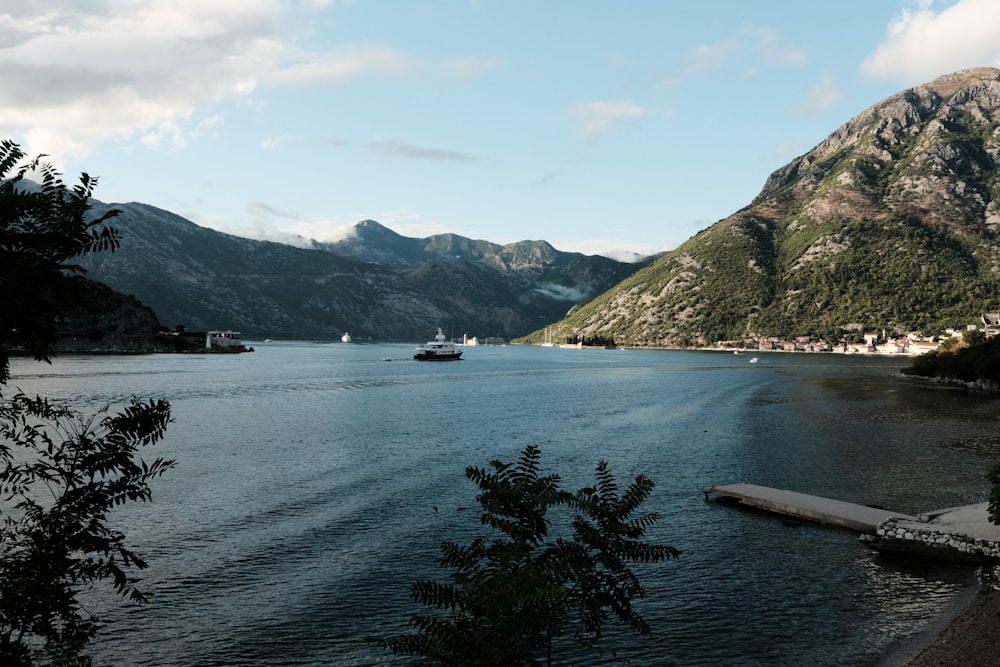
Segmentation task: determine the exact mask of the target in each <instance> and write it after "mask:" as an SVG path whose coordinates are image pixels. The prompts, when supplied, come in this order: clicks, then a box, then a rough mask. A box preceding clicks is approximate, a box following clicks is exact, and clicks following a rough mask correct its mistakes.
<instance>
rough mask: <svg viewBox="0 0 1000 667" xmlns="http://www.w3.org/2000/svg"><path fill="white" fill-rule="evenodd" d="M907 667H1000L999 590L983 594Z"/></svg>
mask: <svg viewBox="0 0 1000 667" xmlns="http://www.w3.org/2000/svg"><path fill="white" fill-rule="evenodd" d="M895 664H898V665H903V666H905V667H952V666H954V667H958V666H962V667H978V666H980V665H984V666H985V665H990V666H991V667H996V666H998V665H1000V591H996V590H993V591H988V590H986V589H984V590H983V591H981V592H979V593H977V594H975V596H974V597H972V600H971V602H970V603H969V606H968V607H966V608H965V609H964V610H962V611H960V612H959V613H958V615H957V616H955V617H954V618H952V619H951V621H950V622H948V624H947V625H945V626H944V627H943V628H942V629H941V630H940V632H938V633H937V635H936V636H935V637H934V638H933V639H931V640H930V643H929V644H927V645H926V646H924V647H923V648H922V649H921V650H920V651H919V652H918V653H916V654H915V655H913V657H910V658H909V659H907V660H904V661H903V662H898V663H895Z"/></svg>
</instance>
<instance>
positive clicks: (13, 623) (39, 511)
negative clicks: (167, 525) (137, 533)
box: [0, 394, 173, 665]
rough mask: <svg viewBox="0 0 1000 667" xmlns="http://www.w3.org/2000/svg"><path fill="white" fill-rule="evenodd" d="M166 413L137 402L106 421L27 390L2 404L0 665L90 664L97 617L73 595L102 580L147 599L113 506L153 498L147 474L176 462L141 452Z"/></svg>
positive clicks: (139, 564)
mask: <svg viewBox="0 0 1000 667" xmlns="http://www.w3.org/2000/svg"><path fill="white" fill-rule="evenodd" d="M169 420H170V406H169V405H168V404H167V403H166V402H164V401H150V402H149V403H140V402H138V401H135V400H133V401H132V403H131V404H130V405H129V406H128V407H126V408H125V409H124V410H123V411H121V412H120V413H118V414H114V415H107V414H105V415H104V416H103V417H101V418H100V419H97V418H83V417H81V416H80V415H77V414H74V413H72V412H70V411H68V410H65V409H63V408H57V407H53V406H52V405H50V404H49V403H48V401H46V400H45V399H42V398H29V397H27V396H25V395H23V394H18V395H16V396H15V397H14V398H13V399H12V400H10V401H9V402H6V403H5V404H3V405H2V406H0V510H2V515H0V516H2V524H0V663H2V664H4V665H30V664H34V660H36V659H37V660H40V661H43V662H44V663H51V664H78V663H81V662H83V663H85V662H86V659H85V658H81V655H80V654H81V651H82V649H83V648H84V646H85V645H86V644H87V642H88V641H89V640H90V639H92V638H93V637H94V635H95V634H96V633H97V620H96V619H94V618H91V617H90V616H89V615H88V614H87V613H86V612H85V611H84V610H83V609H82V608H81V607H80V605H79V604H78V602H77V595H78V593H79V592H80V591H81V590H82V589H84V588H86V587H89V586H91V585H92V584H94V583H96V582H99V581H102V580H105V579H107V580H110V581H111V583H112V585H113V586H114V589H115V591H117V592H118V593H119V594H121V595H123V596H125V597H128V598H129V599H131V600H133V601H136V602H140V601H142V600H143V599H144V597H143V595H142V593H140V591H139V590H138V589H137V588H136V587H135V584H136V581H137V580H136V579H134V578H132V577H130V576H128V574H127V572H126V571H127V570H128V569H129V568H137V569H141V568H145V567H146V563H145V562H144V561H143V560H142V558H140V557H139V556H138V555H137V554H136V553H135V552H134V551H132V550H131V549H130V548H128V547H127V546H126V544H125V535H124V534H122V533H121V532H119V531H117V530H115V529H114V528H112V527H111V525H110V523H109V513H110V512H111V510H112V509H113V508H115V507H117V506H119V505H122V504H124V503H127V502H135V501H148V500H149V499H150V489H149V481H150V480H151V479H153V478H154V477H158V476H160V475H162V474H163V473H164V472H165V471H166V470H168V469H169V468H170V467H172V466H173V462H172V461H168V460H164V459H162V458H157V459H156V460H154V461H152V462H151V463H147V462H145V461H142V460H141V459H140V458H139V456H138V450H139V448H140V447H143V446H145V445H151V444H153V443H155V442H156V441H157V440H159V439H160V438H161V437H162V436H163V432H164V429H165V428H166V425H167V423H168V422H169Z"/></svg>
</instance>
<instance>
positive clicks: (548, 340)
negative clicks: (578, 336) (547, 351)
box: [542, 327, 554, 347]
mask: <svg viewBox="0 0 1000 667" xmlns="http://www.w3.org/2000/svg"><path fill="white" fill-rule="evenodd" d="M542 347H554V346H553V345H552V338H551V337H550V336H549V327H545V342H544V343H542Z"/></svg>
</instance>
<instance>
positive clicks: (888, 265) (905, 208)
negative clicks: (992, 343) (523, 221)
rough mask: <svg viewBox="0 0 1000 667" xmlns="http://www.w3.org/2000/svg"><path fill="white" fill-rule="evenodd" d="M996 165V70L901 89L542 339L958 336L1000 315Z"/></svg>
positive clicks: (681, 341) (663, 342) (704, 341)
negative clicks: (948, 332)
mask: <svg viewBox="0 0 1000 667" xmlns="http://www.w3.org/2000/svg"><path fill="white" fill-rule="evenodd" d="M998 166H1000V71H998V70H996V69H992V68H979V69H972V70H965V71H962V72H956V73H954V74H949V75H946V76H942V77H940V78H938V79H935V80H934V81H932V82H930V83H928V84H926V85H923V86H917V87H914V88H910V89H907V90H904V91H902V92H900V93H898V94H896V95H893V96H891V97H889V98H888V99H886V100H884V101H882V102H880V103H878V104H876V105H874V106H872V107H871V108H869V109H868V110H866V111H864V112H863V113H861V114H859V115H858V116H857V117H855V118H853V119H851V120H850V121H848V122H847V123H845V124H844V125H842V126H841V127H840V128H838V129H837V130H836V131H834V132H833V133H832V134H831V135H830V136H829V137H828V138H827V139H825V140H824V141H823V142H821V143H820V144H819V145H817V146H816V147H815V148H813V149H812V150H810V151H809V152H807V153H806V154H804V155H802V156H800V157H798V158H796V159H795V160H793V161H791V162H790V163H788V164H787V165H785V166H784V167H781V168H779V169H777V170H776V171H775V172H774V173H773V174H771V176H770V177H769V178H768V179H767V181H766V183H765V184H764V187H763V189H762V190H761V192H760V194H759V195H758V196H757V197H756V198H755V199H754V200H753V202H751V203H750V204H749V205H748V206H747V207H746V208H744V209H742V210H740V211H737V212H736V213H734V214H733V215H731V216H730V217H728V218H725V219H724V220H721V221H719V222H718V223H716V224H714V225H712V226H711V227H709V228H708V229H705V230H703V231H702V232H699V233H698V234H697V235H695V236H694V237H692V238H691V239H689V240H688V241H686V242H685V243H684V244H682V245H681V246H679V247H678V248H676V249H674V250H673V251H671V252H669V253H667V254H665V255H664V256H662V257H661V258H659V259H658V260H656V261H655V262H652V263H651V264H650V265H649V266H648V267H646V268H644V269H643V270H641V271H639V272H637V273H635V274H634V275H632V276H630V277H628V278H627V279H625V280H624V281H623V282H622V283H621V284H620V285H618V286H616V287H615V288H614V289H612V290H609V291H608V292H607V293H605V294H602V295H601V296H599V297H597V298H595V299H593V300H591V301H589V302H588V303H587V304H585V305H583V306H582V307H581V308H580V309H579V310H578V311H576V312H574V313H573V314H572V315H571V316H569V317H568V318H566V319H565V320H563V321H561V322H560V323H558V324H557V325H555V326H553V327H552V329H551V331H552V335H553V336H557V335H558V337H559V338H560V339H562V338H565V337H571V336H604V337H611V338H614V339H615V340H617V341H619V342H620V343H623V344H633V345H654V346H701V345H712V344H715V343H716V342H718V341H737V342H738V341H742V342H745V343H752V341H754V340H757V339H760V338H761V337H765V336H779V337H792V336H799V335H802V336H810V337H813V338H825V339H827V340H832V341H837V340H839V339H840V338H842V337H844V336H851V335H858V332H860V331H887V332H888V331H893V332H895V331H913V330H920V331H924V332H927V333H930V334H934V333H936V332H938V331H940V330H941V329H942V328H944V327H946V326H957V327H960V326H964V325H965V324H968V323H970V322H974V321H975V320H976V319H977V318H978V316H979V315H980V314H981V313H984V312H994V311H997V310H1000V238H998V229H1000V169H998ZM542 335H543V329H542V328H539V330H538V331H536V332H535V333H534V334H533V335H532V336H530V337H527V338H526V340H528V341H535V342H537V341H540V340H541V338H542Z"/></svg>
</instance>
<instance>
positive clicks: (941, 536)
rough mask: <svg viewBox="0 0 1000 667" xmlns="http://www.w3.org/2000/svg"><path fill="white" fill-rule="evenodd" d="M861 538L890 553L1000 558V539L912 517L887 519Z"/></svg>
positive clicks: (973, 560) (971, 560)
mask: <svg viewBox="0 0 1000 667" xmlns="http://www.w3.org/2000/svg"><path fill="white" fill-rule="evenodd" d="M861 540H862V541H863V542H865V543H866V544H867V545H868V546H870V547H871V548H873V549H876V550H878V551H885V552H889V553H897V554H905V555H911V556H920V557H929V558H937V559H943V560H949V561H953V562H959V563H969V564H982V563H998V562H1000V542H995V541H992V540H985V539H981V538H975V537H970V536H968V535H965V534H964V533H959V532H954V531H947V530H942V529H940V528H937V527H935V526H934V525H932V524H929V523H928V524H926V527H925V526H923V525H915V524H914V523H913V522H912V521H905V522H901V521H899V520H897V519H889V520H887V521H883V522H882V523H881V524H879V527H878V529H877V530H876V531H875V535H862V536H861Z"/></svg>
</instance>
